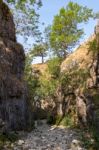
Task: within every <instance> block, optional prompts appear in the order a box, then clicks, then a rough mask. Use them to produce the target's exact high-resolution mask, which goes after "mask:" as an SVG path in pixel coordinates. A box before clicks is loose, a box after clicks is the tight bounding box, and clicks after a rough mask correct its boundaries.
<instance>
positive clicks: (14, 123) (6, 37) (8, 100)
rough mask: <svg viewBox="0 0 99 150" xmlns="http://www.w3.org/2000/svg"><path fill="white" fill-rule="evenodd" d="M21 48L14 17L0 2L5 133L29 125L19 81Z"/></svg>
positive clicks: (0, 97)
mask: <svg viewBox="0 0 99 150" xmlns="http://www.w3.org/2000/svg"><path fill="white" fill-rule="evenodd" d="M24 64H25V54H24V50H23V47H22V46H21V45H20V44H19V43H17V40H16V36H15V25H14V22H13V16H12V14H11V12H10V10H9V8H8V6H7V5H6V4H5V3H3V2H1V1H0V118H1V119H2V120H3V121H4V122H5V123H6V128H7V129H12V130H21V129H26V128H27V126H28V125H29V124H30V119H29V107H28V102H27V88H26V86H25V84H24V83H23V81H22V77H23V72H24Z"/></svg>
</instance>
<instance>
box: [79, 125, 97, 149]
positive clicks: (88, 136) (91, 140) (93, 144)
mask: <svg viewBox="0 0 99 150" xmlns="http://www.w3.org/2000/svg"><path fill="white" fill-rule="evenodd" d="M80 140H81V141H82V144H83V147H84V148H86V149H87V150H98V149H99V133H97V129H96V128H95V127H90V128H89V129H87V130H84V131H82V132H81V135H80Z"/></svg>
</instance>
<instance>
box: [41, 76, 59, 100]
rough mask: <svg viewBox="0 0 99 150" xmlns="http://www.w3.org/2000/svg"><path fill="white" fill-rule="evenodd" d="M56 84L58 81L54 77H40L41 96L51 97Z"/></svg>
mask: <svg viewBox="0 0 99 150" xmlns="http://www.w3.org/2000/svg"><path fill="white" fill-rule="evenodd" d="M57 85H58V81H57V80H54V79H45V78H44V77H42V78H41V79H40V89H39V92H40V95H41V96H42V97H43V98H48V97H53V96H54V95H55V91H56V88H57Z"/></svg>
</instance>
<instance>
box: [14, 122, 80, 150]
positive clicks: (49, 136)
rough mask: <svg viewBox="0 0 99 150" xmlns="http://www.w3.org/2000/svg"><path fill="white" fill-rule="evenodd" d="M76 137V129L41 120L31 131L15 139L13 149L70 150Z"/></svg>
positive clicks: (77, 134)
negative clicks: (52, 124) (53, 124)
mask: <svg viewBox="0 0 99 150" xmlns="http://www.w3.org/2000/svg"><path fill="white" fill-rule="evenodd" d="M78 137H79V133H78V132H77V131H76V130H73V129H67V128H63V127H56V128H55V127H52V126H49V125H47V124H46V123H45V121H42V123H41V124H39V125H37V127H36V128H35V129H34V130H33V131H32V132H30V133H28V134H27V135H26V136H25V137H23V138H21V139H20V140H19V141H17V143H16V145H14V150H70V145H71V143H72V141H73V140H74V139H78Z"/></svg>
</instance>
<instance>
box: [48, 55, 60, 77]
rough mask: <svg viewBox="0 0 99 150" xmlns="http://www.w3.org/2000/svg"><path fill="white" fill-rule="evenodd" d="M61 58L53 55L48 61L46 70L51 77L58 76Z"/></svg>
mask: <svg viewBox="0 0 99 150" xmlns="http://www.w3.org/2000/svg"><path fill="white" fill-rule="evenodd" d="M61 62H62V59H60V58H58V57H55V58H53V59H51V60H49V61H48V72H49V74H51V77H52V78H58V77H59V75H60V65H61Z"/></svg>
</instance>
